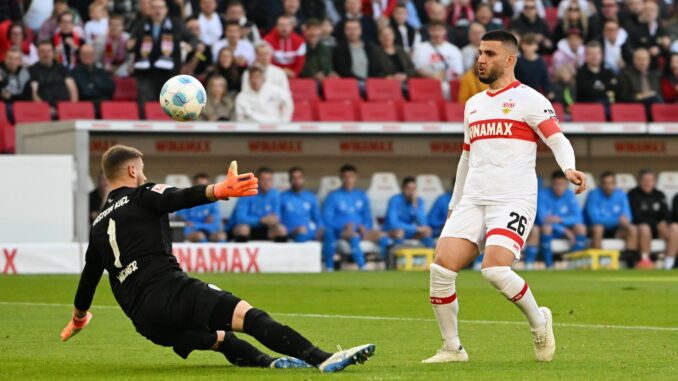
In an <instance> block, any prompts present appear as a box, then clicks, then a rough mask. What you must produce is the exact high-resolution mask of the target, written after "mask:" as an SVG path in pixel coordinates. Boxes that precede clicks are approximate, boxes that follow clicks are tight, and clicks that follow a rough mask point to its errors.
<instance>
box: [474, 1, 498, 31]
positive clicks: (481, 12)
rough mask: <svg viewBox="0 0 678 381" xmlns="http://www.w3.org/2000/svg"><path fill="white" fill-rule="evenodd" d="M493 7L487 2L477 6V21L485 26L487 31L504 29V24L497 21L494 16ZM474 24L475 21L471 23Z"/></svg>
mask: <svg viewBox="0 0 678 381" xmlns="http://www.w3.org/2000/svg"><path fill="white" fill-rule="evenodd" d="M493 16H494V15H493V13H492V8H490V5H489V4H487V3H480V4H478V6H477V7H476V18H475V22H476V23H478V24H480V25H482V26H483V27H485V30H486V31H488V32H489V31H492V30H501V29H504V26H503V25H502V24H500V23H497V22H495V21H494V20H493V19H492V18H493ZM471 24H473V23H471Z"/></svg>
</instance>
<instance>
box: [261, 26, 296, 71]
mask: <svg viewBox="0 0 678 381" xmlns="http://www.w3.org/2000/svg"><path fill="white" fill-rule="evenodd" d="M292 26H293V20H292V18H291V17H289V16H284V15H283V16H280V17H278V22H277V24H276V26H275V28H274V29H273V30H272V31H271V33H269V34H268V35H266V37H264V40H265V41H266V42H268V44H269V45H271V48H273V61H272V62H273V64H274V65H276V66H278V67H280V68H282V69H283V70H285V74H287V77H289V78H295V77H298V76H299V73H301V69H303V68H304V56H305V55H306V43H305V42H304V38H303V37H301V36H300V35H298V34H296V33H294V30H293V27H292Z"/></svg>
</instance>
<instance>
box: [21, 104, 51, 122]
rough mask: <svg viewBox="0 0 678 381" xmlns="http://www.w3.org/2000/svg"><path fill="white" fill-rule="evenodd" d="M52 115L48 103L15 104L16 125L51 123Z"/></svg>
mask: <svg viewBox="0 0 678 381" xmlns="http://www.w3.org/2000/svg"><path fill="white" fill-rule="evenodd" d="M51 120H52V114H51V111H50V109H49V103H47V102H14V123H16V124H19V123H34V122H49V121H51Z"/></svg>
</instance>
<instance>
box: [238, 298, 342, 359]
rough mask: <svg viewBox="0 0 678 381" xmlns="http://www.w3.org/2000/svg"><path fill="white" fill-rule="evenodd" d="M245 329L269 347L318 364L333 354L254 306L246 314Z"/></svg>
mask: <svg viewBox="0 0 678 381" xmlns="http://www.w3.org/2000/svg"><path fill="white" fill-rule="evenodd" d="M243 330H244V332H245V333H246V334H248V335H251V336H253V337H254V338H255V339H257V340H259V342H260V343H262V344H264V345H265V346H266V347H267V348H269V349H271V350H273V351H276V352H278V353H282V354H285V355H288V356H293V357H296V358H298V359H301V360H304V361H306V362H307V363H309V364H311V365H313V366H318V365H320V364H321V363H322V362H323V361H325V360H327V359H328V358H330V356H332V354H330V353H327V352H324V351H322V350H320V349H318V347H316V346H314V345H313V344H311V342H310V341H308V340H307V339H306V338H304V337H303V336H301V335H300V334H299V333H298V332H297V331H295V330H293V329H292V328H290V327H288V326H286V325H282V324H280V323H278V322H277V321H275V320H273V318H271V317H270V316H269V315H268V314H267V313H266V312H264V311H262V310H259V309H256V308H252V309H251V310H249V311H247V313H246V314H245V322H244V324H243Z"/></svg>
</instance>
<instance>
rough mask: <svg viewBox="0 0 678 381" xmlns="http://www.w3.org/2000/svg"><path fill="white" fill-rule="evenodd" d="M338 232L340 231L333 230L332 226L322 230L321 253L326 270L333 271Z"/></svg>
mask: <svg viewBox="0 0 678 381" xmlns="http://www.w3.org/2000/svg"><path fill="white" fill-rule="evenodd" d="M338 234H341V232H335V231H334V230H333V229H332V228H328V229H325V231H324V232H323V247H322V255H323V260H324V261H325V268H326V269H327V271H334V254H335V251H336V243H337V236H338Z"/></svg>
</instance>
